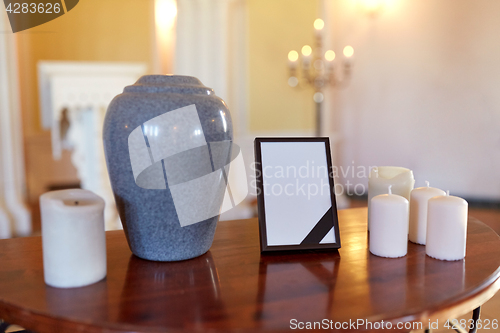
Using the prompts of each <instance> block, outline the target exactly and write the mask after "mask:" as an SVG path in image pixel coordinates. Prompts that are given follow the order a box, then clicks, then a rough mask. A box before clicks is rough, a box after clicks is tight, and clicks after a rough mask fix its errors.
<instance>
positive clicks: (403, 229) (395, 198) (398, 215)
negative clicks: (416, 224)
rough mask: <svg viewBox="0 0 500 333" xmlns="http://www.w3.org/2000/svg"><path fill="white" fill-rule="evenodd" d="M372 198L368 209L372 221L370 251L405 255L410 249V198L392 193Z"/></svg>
mask: <svg viewBox="0 0 500 333" xmlns="http://www.w3.org/2000/svg"><path fill="white" fill-rule="evenodd" d="M391 187H392V186H391V185H389V186H388V194H381V195H377V196H375V197H373V198H372V201H371V203H372V204H371V208H370V210H369V211H368V214H369V220H370V221H371V229H370V252H371V253H373V254H374V255H377V256H380V257H387V258H398V257H402V256H405V255H406V253H407V251H408V200H407V199H406V198H404V197H402V196H400V195H395V194H392V191H391Z"/></svg>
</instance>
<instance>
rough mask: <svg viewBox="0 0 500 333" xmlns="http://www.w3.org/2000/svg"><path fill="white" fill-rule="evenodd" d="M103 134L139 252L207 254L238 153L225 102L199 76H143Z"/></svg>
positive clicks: (159, 257)
mask: <svg viewBox="0 0 500 333" xmlns="http://www.w3.org/2000/svg"><path fill="white" fill-rule="evenodd" d="M103 139H104V151H105V154H106V163H107V165H108V172H109V177H110V180H111V186H112V188H113V192H114V196H115V199H116V205H117V207H118V211H119V214H120V218H121V221H122V223H123V227H124V230H125V234H126V236H127V240H128V244H129V246H130V249H131V250H132V252H133V253H134V254H135V255H137V256H138V257H140V258H143V259H148V260H156V261H175V260H184V259H189V258H193V257H196V256H199V255H202V254H203V253H205V252H207V251H208V250H209V248H210V246H211V245H212V241H213V237H214V233H215V227H216V224H217V220H218V218H219V217H218V215H219V212H220V209H221V206H222V205H223V201H224V194H225V192H226V182H227V173H228V172H229V169H228V168H229V162H230V160H231V156H230V155H231V153H233V154H234V151H233V152H232V139H233V131H232V123H231V116H230V114H229V110H228V109H227V106H226V104H225V103H224V101H223V100H222V99H220V98H219V97H217V96H216V95H215V94H214V91H213V90H212V89H210V88H207V87H205V86H204V85H203V84H202V83H201V82H200V81H199V80H198V79H196V78H194V77H189V76H177V75H148V76H143V77H141V78H140V79H139V80H138V81H137V82H136V83H135V84H134V85H131V86H127V87H125V88H124V90H123V93H122V94H120V95H118V96H116V97H115V98H114V99H113V101H112V102H111V104H110V105H109V108H108V111H107V113H106V118H105V120H104V131H103Z"/></svg>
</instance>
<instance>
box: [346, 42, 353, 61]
mask: <svg viewBox="0 0 500 333" xmlns="http://www.w3.org/2000/svg"><path fill="white" fill-rule="evenodd" d="M353 54H354V49H353V48H352V46H351V45H347V46H346V47H344V56H346V58H350V57H352V55H353Z"/></svg>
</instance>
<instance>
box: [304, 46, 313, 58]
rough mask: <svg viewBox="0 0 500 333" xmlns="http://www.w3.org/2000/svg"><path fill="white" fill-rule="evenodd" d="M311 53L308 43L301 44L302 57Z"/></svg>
mask: <svg viewBox="0 0 500 333" xmlns="http://www.w3.org/2000/svg"><path fill="white" fill-rule="evenodd" d="M311 53H312V48H311V47H310V46H309V45H304V46H302V55H303V56H304V57H309V56H310V55H311Z"/></svg>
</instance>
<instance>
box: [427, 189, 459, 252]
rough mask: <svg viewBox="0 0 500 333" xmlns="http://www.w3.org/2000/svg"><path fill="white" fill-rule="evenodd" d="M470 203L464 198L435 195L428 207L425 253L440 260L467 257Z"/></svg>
mask: <svg viewBox="0 0 500 333" xmlns="http://www.w3.org/2000/svg"><path fill="white" fill-rule="evenodd" d="M468 206H469V205H468V203H467V201H465V200H464V199H462V198H459V197H455V196H450V195H449V193H447V194H446V196H440V197H434V198H432V199H430V200H429V203H428V207H427V243H426V244H425V253H427V255H428V256H430V257H433V258H436V259H440V260H461V259H463V258H465V247H466V242H467V210H468Z"/></svg>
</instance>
